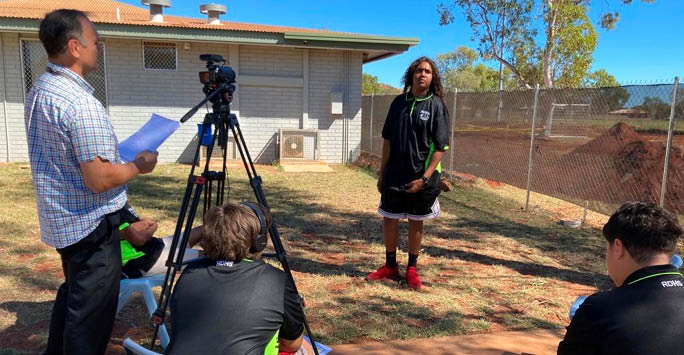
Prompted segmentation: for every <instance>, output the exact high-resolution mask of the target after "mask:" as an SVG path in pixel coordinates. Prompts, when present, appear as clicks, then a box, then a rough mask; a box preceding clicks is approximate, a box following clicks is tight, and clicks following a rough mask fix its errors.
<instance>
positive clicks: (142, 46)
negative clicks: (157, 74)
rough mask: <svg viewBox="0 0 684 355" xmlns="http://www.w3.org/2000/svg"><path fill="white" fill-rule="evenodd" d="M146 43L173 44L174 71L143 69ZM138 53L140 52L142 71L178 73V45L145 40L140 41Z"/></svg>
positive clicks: (169, 42) (171, 42)
mask: <svg viewBox="0 0 684 355" xmlns="http://www.w3.org/2000/svg"><path fill="white" fill-rule="evenodd" d="M146 43H164V44H173V50H174V54H175V58H174V59H175V61H176V65H175V69H161V68H145V44H146ZM140 52H141V56H140V59H141V63H140V64H141V65H142V69H143V70H147V71H178V43H177V42H173V41H147V40H142V41H140Z"/></svg>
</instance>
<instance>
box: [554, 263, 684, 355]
mask: <svg viewBox="0 0 684 355" xmlns="http://www.w3.org/2000/svg"><path fill="white" fill-rule="evenodd" d="M683 302H684V279H682V275H681V273H680V271H679V270H678V269H676V268H675V267H674V266H672V265H658V266H649V267H646V268H643V269H640V270H637V271H635V272H634V273H632V274H631V275H629V276H628V277H627V279H626V280H625V282H624V283H623V285H622V286H620V287H617V288H615V289H613V290H611V291H608V292H598V293H595V294H593V295H591V296H590V297H588V298H587V299H586V300H585V301H584V303H582V305H581V306H580V307H579V309H578V310H577V313H575V317H574V318H573V319H572V321H571V322H570V325H569V326H568V327H567V329H568V331H567V332H566V333H565V338H564V339H563V341H561V342H560V344H559V346H558V354H559V355H570V354H582V355H591V354H593V355H598V354H602V355H608V354H621V355H641V354H649V355H670V354H682V353H684V348H683V346H684V307H682V306H683Z"/></svg>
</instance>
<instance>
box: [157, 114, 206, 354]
mask: <svg viewBox="0 0 684 355" xmlns="http://www.w3.org/2000/svg"><path fill="white" fill-rule="evenodd" d="M214 120H215V115H213V114H207V116H205V119H204V128H203V130H202V132H201V134H200V139H199V140H198V142H197V148H196V150H195V157H194V161H193V163H192V165H191V169H190V175H189V176H188V184H187V186H186V189H185V193H184V195H183V201H182V203H181V210H180V212H179V215H178V221H177V222H176V230H175V232H174V235H173V240H172V242H171V248H170V250H169V257H168V259H167V261H166V266H167V267H168V269H167V270H166V276H165V278H164V284H163V285H162V292H161V294H160V296H159V302H158V306H157V310H156V311H155V312H154V315H153V321H154V324H155V331H154V333H153V334H152V341H151V342H150V349H152V348H154V343H155V341H156V337H157V332H158V330H159V328H160V326H161V325H162V324H164V318H165V317H166V309H167V306H168V301H169V298H170V295H171V290H172V288H173V283H174V281H175V278H176V273H177V272H178V271H179V270H180V269H181V267H182V265H183V258H184V257H185V249H186V247H187V245H188V240H189V238H190V232H191V230H192V222H193V221H194V219H195V213H196V212H197V206H198V205H199V200H200V197H201V196H202V191H203V189H204V185H205V184H206V182H207V176H208V175H209V163H210V160H211V155H212V154H211V153H212V150H213V146H214V144H213V143H214V142H212V145H211V146H209V147H208V148H207V158H206V163H205V165H204V172H203V173H202V175H203V176H195V175H194V172H195V166H197V165H198V164H199V151H200V149H201V143H202V142H201V137H204V133H205V131H206V130H207V129H210V128H209V126H210V123H212V121H214ZM215 137H216V133H214V140H215V139H216V138H215ZM207 193H208V194H210V193H211V191H208V192H207ZM210 199H211V195H207V194H205V202H206V201H208V200H210ZM188 203H190V205H189V206H188ZM186 215H187V219H186ZM183 222H185V230H183V233H182V235H181V229H182V226H183ZM174 259H175V260H174Z"/></svg>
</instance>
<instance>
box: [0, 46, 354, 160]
mask: <svg viewBox="0 0 684 355" xmlns="http://www.w3.org/2000/svg"><path fill="white" fill-rule="evenodd" d="M0 36H2V45H3V48H2V56H3V57H4V65H5V68H2V67H1V66H2V63H3V62H2V61H0V79H1V80H0V89H2V90H5V87H4V86H3V85H1V84H3V83H5V84H6V86H7V90H5V91H6V92H5V95H6V98H7V113H8V115H7V125H8V127H9V129H8V133H9V137H10V140H9V146H10V153H9V160H10V161H27V160H28V150H27V147H26V132H25V128H24V112H23V111H24V110H23V107H24V95H23V92H22V80H23V78H22V74H21V63H20V62H21V56H20V52H19V50H20V49H19V35H18V34H13V33H3V34H0ZM33 38H35V36H33ZM104 42H105V46H106V71H107V99H108V102H109V104H108V110H109V113H110V117H111V120H112V123H113V126H114V129H115V132H116V135H117V137H119V140H120V141H121V140H123V139H125V138H127V137H128V136H130V135H131V134H132V133H133V132H135V131H136V130H137V129H138V128H139V127H140V126H141V125H142V124H143V123H144V122H146V121H147V120H148V119H149V117H150V116H151V114H152V113H158V114H160V115H162V116H165V117H168V118H170V119H174V120H177V119H179V118H180V117H181V116H182V115H183V114H185V112H187V110H189V109H190V108H191V107H192V106H193V105H195V104H196V103H198V102H199V101H200V100H202V98H203V97H204V94H203V93H202V91H201V89H202V86H201V84H200V83H199V80H198V76H197V73H198V72H199V71H200V70H204V65H205V63H204V62H202V61H200V60H199V55H200V54H203V53H216V54H221V55H223V56H224V58H226V59H228V58H229V54H232V55H233V56H234V57H235V53H229V45H227V44H211V43H190V48H189V49H188V50H186V49H185V45H184V43H183V42H180V43H177V49H178V65H177V67H178V69H177V70H176V71H154V70H144V69H143V64H142V42H143V41H141V40H130V39H114V38H104ZM231 48H233V50H234V51H236V52H237V53H238V59H239V60H238V63H239V64H238V66H237V67H234V69H235V70H236V72H237V73H238V87H237V91H236V94H237V95H239V103H240V104H239V109H240V110H239V117H240V123H241V127H242V130H243V133H244V134H245V138H246V140H247V143H248V148H249V150H250V153H251V154H252V157H253V158H254V160H255V161H258V162H262V163H268V162H271V161H273V160H274V159H276V158H277V152H278V146H277V132H278V129H279V128H287V129H297V128H299V127H300V125H301V122H302V116H303V110H304V107H303V105H304V101H303V97H302V96H303V93H304V87H302V85H301V79H303V78H304V62H303V60H304V58H305V56H304V51H305V50H304V49H298V48H281V47H274V46H247V45H240V46H235V45H233V46H232V47H231ZM350 53H351V54H349V56H350V57H351V61H350V62H349V65H348V67H347V68H346V70H345V67H344V52H343V51H335V50H309V56H308V58H309V62H308V68H309V83H308V85H309V95H308V96H309V97H308V111H309V115H308V117H309V121H308V122H309V123H308V127H309V128H316V129H318V130H320V133H321V134H320V137H321V144H320V146H321V154H320V158H321V159H323V160H325V161H327V162H330V163H339V162H341V161H342V158H343V156H344V154H345V153H344V152H343V147H342V139H343V126H342V116H339V115H337V116H335V117H333V115H332V114H331V113H330V93H331V92H333V91H335V92H344V91H345V89H346V91H347V93H346V94H347V95H349V96H348V105H347V106H348V107H347V109H348V110H349V111H348V112H349V115H350V116H351V117H352V119H351V120H350V132H349V139H350V142H349V149H350V152H347V153H348V154H349V153H351V155H352V159H353V158H355V156H356V155H358V151H359V144H360V129H361V124H360V122H361V65H362V58H361V54H360V53H357V52H350ZM3 73H6V76H3ZM347 74H348V75H349V78H350V79H351V80H350V81H349V85H348V88H345V87H344V84H345V75H347ZM240 75H245V76H250V77H252V78H255V77H256V78H262V77H263V78H266V84H264V83H260V82H257V83H256V84H255V83H254V82H252V84H245V85H243V86H240V85H239V81H240ZM270 77H277V78H280V79H282V78H284V79H286V81H287V80H289V79H292V80H294V81H292V82H296V80H300V82H299V84H298V85H290V84H282V83H279V84H277V85H275V84H274V85H269V84H268V78H270ZM304 85H306V83H305V84H304ZM0 99H1V96H0ZM205 113H206V110H205V109H200V110H199V111H198V113H197V114H196V115H195V116H194V117H193V118H191V119H190V120H189V121H188V122H187V123H186V124H184V125H183V126H181V128H180V129H179V130H178V131H177V132H176V133H175V134H174V135H173V136H171V137H170V138H169V140H167V141H166V142H165V143H164V144H163V145H162V147H161V148H160V149H159V160H160V161H161V162H176V161H184V162H187V161H190V160H191V159H192V154H194V149H195V144H196V133H197V123H200V122H201V121H202V119H203V117H204V114H205ZM0 117H1V118H2V119H3V120H4V118H5V117H4V111H2V102H1V101H0ZM6 148H7V142H6V140H5V124H4V121H3V122H0V161H7V160H8V155H7V149H6Z"/></svg>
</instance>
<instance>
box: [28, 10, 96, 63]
mask: <svg viewBox="0 0 684 355" xmlns="http://www.w3.org/2000/svg"><path fill="white" fill-rule="evenodd" d="M79 18H85V19H88V16H86V14H85V13H83V12H82V11H78V10H70V9H60V10H55V11H52V12H51V13H49V14H47V15H45V18H44V19H43V21H41V22H40V30H39V31H38V37H40V41H41V42H42V43H43V47H45V51H46V52H47V54H48V57H51V58H54V57H56V56H57V55H59V54H60V53H62V52H63V51H64V50H65V49H66V47H67V43H69V40H70V39H72V38H75V39H77V40H78V41H79V42H81V44H83V45H86V43H85V41H84V40H83V26H81V21H80V20H79Z"/></svg>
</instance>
